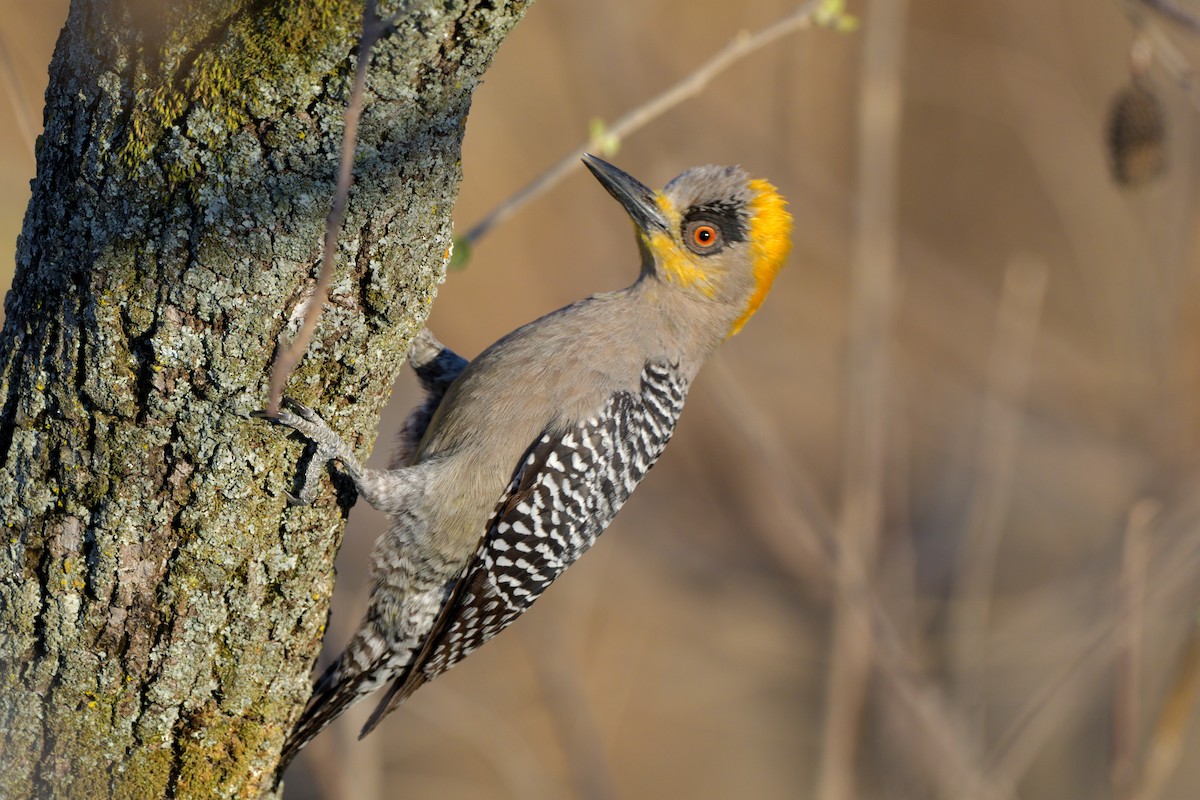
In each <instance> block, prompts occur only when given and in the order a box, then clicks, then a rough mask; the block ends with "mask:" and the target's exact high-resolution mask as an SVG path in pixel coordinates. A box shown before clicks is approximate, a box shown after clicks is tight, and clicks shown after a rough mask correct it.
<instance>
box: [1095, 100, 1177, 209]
mask: <svg viewBox="0 0 1200 800" xmlns="http://www.w3.org/2000/svg"><path fill="white" fill-rule="evenodd" d="M1166 133H1167V126H1166V118H1165V116H1164V114H1163V108H1162V103H1160V102H1159V100H1158V97H1157V96H1156V95H1155V94H1154V92H1153V91H1151V90H1150V87H1149V86H1148V85H1146V83H1145V81H1136V82H1134V83H1133V85H1131V86H1128V87H1126V88H1125V89H1123V90H1121V92H1119V93H1118V94H1117V96H1116V97H1115V98H1114V99H1113V102H1112V106H1111V107H1110V110H1109V118H1108V155H1109V162H1110V165H1111V167H1112V172H1113V179H1114V180H1115V181H1116V182H1117V183H1119V184H1120V185H1121V186H1124V187H1126V188H1134V187H1137V186H1141V185H1143V184H1145V183H1147V182H1149V181H1151V180H1153V179H1154V178H1157V177H1158V176H1159V175H1161V174H1162V173H1163V172H1164V170H1165V169H1166V152H1167V151H1166Z"/></svg>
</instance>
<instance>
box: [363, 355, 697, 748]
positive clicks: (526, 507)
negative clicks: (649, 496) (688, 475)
mask: <svg viewBox="0 0 1200 800" xmlns="http://www.w3.org/2000/svg"><path fill="white" fill-rule="evenodd" d="M687 389H688V384H687V381H686V380H685V379H684V377H683V376H682V375H681V374H680V373H679V372H678V370H676V369H675V368H673V367H671V366H669V365H664V364H647V365H646V367H645V369H644V370H643V371H642V377H641V386H640V390H639V391H637V392H621V393H619V394H616V395H614V396H613V397H611V398H610V399H609V401H608V402H607V403H606V404H605V405H604V407H603V408H602V409H601V410H600V411H599V413H597V414H596V415H595V416H593V417H591V418H590V419H587V420H585V421H584V422H582V423H580V424H579V425H578V426H576V427H574V428H572V429H570V430H566V431H552V432H548V433H546V434H544V435H543V436H542V437H541V438H540V439H538V440H537V441H536V442H535V443H534V444H533V445H532V446H531V447H530V448H529V450H528V451H527V453H526V456H525V458H524V460H523V461H522V462H521V464H520V465H519V466H518V468H517V470H516V473H515V474H514V476H513V479H512V481H511V483H510V484H509V486H508V490H507V491H506V492H505V494H504V497H503V498H502V499H501V501H500V503H499V504H498V505H497V507H496V511H495V512H494V514H493V515H492V518H491V520H490V521H489V522H488V525H487V530H486V532H485V534H484V536H483V537H482V539H481V540H480V545H479V548H478V550H477V551H476V553H475V556H474V558H473V559H472V560H471V562H470V564H469V565H468V566H467V568H466V570H465V572H464V573H463V577H462V579H461V580H460V581H459V583H458V585H457V586H456V587H455V590H454V592H453V594H452V595H451V596H450V598H449V600H448V601H447V603H446V605H445V607H444V608H443V609H442V612H441V614H440V615H439V617H438V621H437V622H436V623H435V624H434V626H433V628H432V630H431V632H430V634H429V635H428V637H426V640H425V643H424V645H423V647H422V649H421V650H420V652H419V653H418V655H417V657H416V658H414V659H413V662H412V664H411V665H410V666H409V668H408V669H407V670H406V672H405V674H404V675H403V676H401V677H400V678H398V679H397V680H396V682H395V683H394V684H393V685H392V687H391V689H390V690H389V691H388V694H387V696H386V697H385V698H384V699H383V701H382V702H381V703H380V704H379V707H378V708H377V709H376V710H375V712H374V713H373V714H372V716H371V718H370V719H369V720H368V721H367V724H366V726H365V727H364V728H363V735H366V733H367V732H369V731H370V730H371V729H372V728H373V727H374V726H375V724H376V723H377V722H378V721H379V720H380V719H382V718H383V717H384V716H385V715H386V714H387V713H388V712H389V711H390V710H391V709H392V708H394V707H395V706H396V705H398V704H399V703H400V702H402V701H403V700H404V699H405V698H406V697H408V696H409V695H410V694H412V693H413V692H414V691H416V689H417V688H418V687H420V686H421V685H422V684H423V683H425V682H426V681H429V680H432V679H433V678H435V677H437V676H438V675H440V674H441V673H443V672H445V671H446V670H447V669H449V668H450V667H451V666H453V665H454V664H456V663H457V662H459V661H461V660H462V659H463V658H465V657H466V656H467V655H468V654H470V653H471V652H472V651H473V650H475V649H476V648H477V647H479V646H480V645H481V644H483V643H484V642H486V641H487V640H488V639H490V638H492V637H493V636H495V635H496V634H497V633H499V632H500V631H502V630H503V629H504V628H506V627H507V626H508V625H509V624H511V623H512V622H513V620H515V619H516V618H517V617H519V616H520V615H521V614H522V613H524V612H525V610H526V609H527V608H529V606H530V605H532V604H533V602H534V601H535V600H537V598H538V597H539V596H540V595H541V594H542V592H543V591H545V590H546V587H548V586H549V585H550V584H551V583H553V582H554V579H555V578H557V577H558V576H559V575H560V574H561V573H562V571H563V570H565V569H566V568H567V567H568V566H570V565H571V564H572V563H574V562H575V560H576V559H578V558H579V557H580V556H581V555H583V554H584V552H586V551H587V549H588V548H589V547H591V546H592V544H593V543H594V542H595V541H596V538H597V537H598V536H599V535H600V533H601V532H602V531H603V530H604V529H605V528H606V527H607V526H608V524H609V522H611V521H612V519H613V517H614V516H616V513H617V511H618V510H619V509H620V508H621V505H622V504H623V503H624V502H625V501H626V500H627V499H628V498H629V495H630V494H631V493H632V492H633V490H634V488H635V487H636V486H637V485H638V483H639V482H640V481H641V480H642V478H643V477H645V475H646V473H647V472H649V470H650V468H651V467H652V466H654V462H655V461H657V460H658V457H659V456H660V455H661V454H662V451H663V448H665V447H666V445H667V441H668V440H669V439H670V438H671V433H672V431H673V430H674V429H675V423H676V421H677V420H678V419H679V413H680V411H682V410H683V401H684V397H685V395H686V394H687Z"/></svg>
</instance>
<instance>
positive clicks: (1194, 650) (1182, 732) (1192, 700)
mask: <svg viewBox="0 0 1200 800" xmlns="http://www.w3.org/2000/svg"><path fill="white" fill-rule="evenodd" d="M1198 694H1200V620H1197V619H1195V618H1193V620H1192V625H1191V628H1190V629H1189V631H1188V636H1187V639H1186V640H1185V641H1184V644H1183V652H1182V653H1180V656H1179V664H1178V665H1177V666H1176V668H1175V677H1174V678H1173V679H1172V681H1171V689H1170V691H1169V692H1167V696H1166V699H1164V700H1163V704H1162V708H1161V709H1160V710H1159V713H1158V719H1157V720H1156V721H1155V723H1154V731H1153V733H1152V734H1151V737H1150V742H1149V743H1148V745H1147V747H1146V761H1145V764H1144V767H1143V770H1144V774H1143V776H1142V780H1141V783H1140V785H1139V787H1138V791H1137V793H1136V794H1134V796H1133V797H1134V800H1155V798H1157V797H1158V796H1159V795H1161V794H1162V791H1163V789H1165V788H1166V786H1167V782H1168V781H1169V780H1170V779H1171V776H1172V775H1173V774H1174V773H1175V768H1176V767H1178V766H1179V759H1180V756H1182V755H1183V740H1184V738H1185V736H1186V734H1187V730H1188V721H1189V720H1190V719H1191V718H1192V714H1193V712H1194V711H1195V708H1196V697H1197V695H1198Z"/></svg>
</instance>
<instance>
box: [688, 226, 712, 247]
mask: <svg viewBox="0 0 1200 800" xmlns="http://www.w3.org/2000/svg"><path fill="white" fill-rule="evenodd" d="M692 241H693V242H695V243H696V244H698V245H700V246H701V247H710V246H711V245H712V244H713V243H715V242H716V241H717V229H716V228H714V227H713V226H712V225H698V226H696V229H695V230H693V231H692Z"/></svg>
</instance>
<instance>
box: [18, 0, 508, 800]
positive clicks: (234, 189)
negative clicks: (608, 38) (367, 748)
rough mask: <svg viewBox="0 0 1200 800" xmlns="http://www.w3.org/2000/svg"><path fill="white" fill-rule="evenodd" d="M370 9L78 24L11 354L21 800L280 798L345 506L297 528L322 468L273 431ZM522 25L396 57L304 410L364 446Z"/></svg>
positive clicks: (130, 8) (429, 6) (103, 0)
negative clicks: (491, 89)
mask: <svg viewBox="0 0 1200 800" xmlns="http://www.w3.org/2000/svg"><path fill="white" fill-rule="evenodd" d="M362 10H363V6H362V2H361V0H358V1H357V2H356V1H355V0H326V1H325V2H322V1H321V0H191V2H186V3H158V2H151V0H89V1H88V2H82V0H81V1H80V2H76V3H73V4H72V8H71V12H70V16H69V19H68V21H67V25H66V27H65V28H64V29H63V32H62V34H61V37H60V39H59V42H58V47H57V50H56V52H55V55H54V60H53V62H52V64H51V67H50V88H49V90H48V92H47V105H46V114H45V133H44V135H43V136H42V138H41V140H40V144H39V151H38V154H37V156H38V177H37V180H36V182H35V185H34V190H33V199H32V201H31V203H30V206H29V210H28V213H27V215H26V219H25V225H24V230H23V233H22V235H21V240H20V242H19V244H18V254H17V273H16V278H15V281H14V285H13V288H12V290H11V292H10V293H9V295H8V298H7V301H6V312H7V318H6V320H5V325H4V330H3V334H2V338H0V465H2V471H0V513H2V522H3V531H2V534H3V539H2V540H0V552H2V555H0V625H2V626H3V634H2V635H0V763H3V765H4V768H3V769H2V770H0V797H5V798H25V797H39V798H42V797H86V798H96V797H110V796H111V797H129V798H138V800H144V798H150V797H217V796H221V797H226V796H239V797H254V796H259V795H262V794H266V795H270V793H271V791H272V790H271V779H272V773H273V769H274V766H275V763H276V760H277V758H278V754H279V749H280V747H281V745H282V743H283V739H284V736H285V735H286V733H287V731H288V730H289V728H290V725H291V723H292V722H293V721H294V719H295V718H296V716H297V715H298V714H299V712H300V709H301V708H302V706H303V704H304V702H305V700H306V699H307V696H308V693H309V688H310V683H309V680H310V675H309V673H310V669H311V667H312V664H313V661H314V659H315V658H316V656H317V653H318V651H319V649H320V646H321V638H322V634H323V631H324V623H325V619H326V611H327V607H328V602H329V598H330V594H331V592H332V588H333V558H334V554H335V552H336V551H337V548H338V545H339V544H340V539H341V531H342V525H343V519H344V513H345V509H344V507H343V506H341V505H339V504H338V503H337V502H336V501H335V500H334V493H333V492H329V491H326V492H324V493H323V495H322V498H321V500H319V501H318V503H317V505H316V506H315V507H313V508H308V509H296V508H288V507H287V506H286V504H285V500H286V497H285V492H286V491H287V490H289V489H292V488H294V485H293V480H294V475H295V470H294V466H295V464H296V462H297V460H298V458H299V457H300V456H301V453H302V448H303V444H302V443H301V442H299V441H296V440H295V439H288V438H287V437H286V436H285V435H284V434H283V433H282V431H281V430H280V429H278V428H272V427H271V426H269V425H267V424H266V423H264V422H262V421H261V420H257V419H251V418H250V417H249V416H248V414H249V412H250V411H252V410H254V409H257V408H260V407H262V406H263V405H264V404H265V403H266V399H267V397H266V395H267V388H266V387H267V377H268V370H269V366H270V363H271V359H272V357H273V353H274V351H275V349H276V347H277V345H278V344H279V343H280V342H284V343H286V342H287V341H288V339H289V337H290V335H292V334H293V333H294V332H295V330H296V329H297V328H298V325H299V323H300V319H301V317H302V315H303V312H304V309H305V308H306V305H307V299H308V297H310V296H311V293H312V288H313V286H314V284H315V279H316V269H317V265H318V263H319V261H320V255H321V253H320V248H321V242H322V237H323V234H324V226H325V217H326V214H327V213H328V209H329V205H330V198H331V196H332V192H333V184H334V177H335V174H336V169H337V161H338V153H339V151H340V147H341V132H342V128H343V112H344V108H345V105H346V101H347V96H348V93H349V86H350V84H351V80H352V77H353V69H354V63H355V56H356V48H357V39H358V34H359V31H360V26H361V16H362ZM523 11H524V3H523V2H483V1H482V0H416V2H413V3H411V4H409V6H408V7H407V8H406V9H405V10H404V11H403V12H402V15H401V17H400V18H399V19H398V22H397V25H396V28H395V30H394V31H393V32H391V33H390V34H389V35H387V36H386V37H385V38H384V39H382V40H381V41H380V42H378V43H377V44H376V46H375V50H374V53H373V58H372V69H371V73H370V77H369V79H368V84H367V86H368V88H367V92H366V96H365V98H364V112H363V118H362V123H361V127H360V134H359V145H358V150H357V158H356V168H355V176H356V184H355V187H354V190H353V191H352V193H351V196H350V205H349V211H348V215H347V219H346V224H345V227H344V229H343V235H342V241H341V246H340V248H339V251H338V259H337V267H336V272H335V275H334V280H333V283H332V289H331V297H330V302H329V306H328V308H327V309H326V311H325V314H324V316H323V318H322V321H321V324H320V326H319V327H318V330H317V335H316V338H315V340H314V342H313V345H312V347H311V348H310V352H309V354H308V356H307V357H306V358H305V359H304V361H303V362H302V363H301V365H300V368H299V369H298V371H297V374H296V375H295V376H294V377H293V379H292V381H291V383H290V386H289V390H288V391H289V393H290V394H291V395H293V396H295V397H297V398H298V399H300V400H302V401H304V402H306V403H309V404H311V405H313V406H314V407H316V408H318V409H319V410H320V411H321V413H322V414H323V415H324V416H325V418H326V419H327V420H329V421H330V422H331V424H332V425H333V426H334V427H335V428H338V429H340V430H341V431H342V432H343V434H344V435H346V436H347V437H348V439H349V441H352V442H358V443H359V445H360V446H361V447H363V448H364V449H365V447H366V446H367V445H368V444H369V443H370V441H371V439H372V432H373V431H374V429H375V426H376V423H377V420H378V414H379V411H380V408H381V406H382V404H383V402H384V400H385V398H386V396H387V395H388V392H389V387H390V385H391V383H392V380H393V378H394V377H395V375H396V373H397V371H398V370H399V368H400V366H401V364H402V360H403V353H404V352H405V348H406V345H407V342H408V340H409V339H410V338H411V337H412V335H413V334H414V333H415V332H416V331H417V330H419V329H420V326H421V325H422V323H423V321H424V319H425V317H426V315H427V313H428V309H429V305H430V303H431V301H432V298H433V295H434V292H435V287H436V285H437V283H438V281H439V280H440V278H441V276H442V275H443V270H444V264H445V259H446V256H447V252H448V247H449V243H450V236H451V232H450V217H449V215H450V210H451V208H452V206H453V204H454V200H455V195H456V192H457V188H458V182H459V166H458V163H459V161H458V159H459V153H460V144H461V139H462V133H463V125H464V122H465V119H466V114H467V110H468V106H469V103H470V97H471V91H472V89H473V88H474V86H475V85H476V83H477V81H478V79H479V76H480V75H481V73H482V72H483V70H484V69H485V68H486V67H487V65H488V63H489V62H490V60H491V56H492V54H493V52H494V51H495V48H496V47H497V46H498V44H499V43H500V41H501V39H502V38H503V37H504V35H505V34H506V33H507V32H508V31H509V30H510V29H511V27H512V26H513V25H514V24H515V23H516V22H517V20H518V19H519V18H520V17H521V15H522V13H523ZM395 12H396V8H395V7H394V5H393V6H389V4H387V3H384V4H381V7H380V13H381V15H383V16H387V15H388V14H390V13H395ZM342 488H343V489H344V488H345V487H342ZM342 496H343V497H344V496H345V493H344V491H343V492H342Z"/></svg>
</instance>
